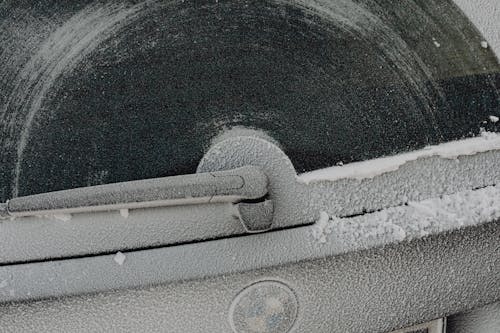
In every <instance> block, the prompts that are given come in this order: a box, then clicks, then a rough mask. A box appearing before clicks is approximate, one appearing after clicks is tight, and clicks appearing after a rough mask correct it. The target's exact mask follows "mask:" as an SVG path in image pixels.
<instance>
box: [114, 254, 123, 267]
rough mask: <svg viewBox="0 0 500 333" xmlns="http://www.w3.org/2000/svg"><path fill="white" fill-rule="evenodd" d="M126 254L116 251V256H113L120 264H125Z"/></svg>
mask: <svg viewBox="0 0 500 333" xmlns="http://www.w3.org/2000/svg"><path fill="white" fill-rule="evenodd" d="M125 258H126V256H125V255H124V254H123V253H121V252H120V251H118V252H116V254H115V256H114V257H113V260H114V261H115V262H116V263H117V264H118V265H120V266H121V265H123V263H124V262H125Z"/></svg>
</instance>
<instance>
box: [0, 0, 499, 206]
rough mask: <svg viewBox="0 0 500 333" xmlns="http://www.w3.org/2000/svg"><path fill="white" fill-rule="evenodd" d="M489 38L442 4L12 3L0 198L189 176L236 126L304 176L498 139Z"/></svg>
mask: <svg viewBox="0 0 500 333" xmlns="http://www.w3.org/2000/svg"><path fill="white" fill-rule="evenodd" d="M482 41H483V39H482V37H481V36H480V34H479V33H478V31H476V30H475V28H474V27H473V26H472V25H471V24H470V23H469V22H468V21H467V19H466V18H465V17H464V16H463V14H462V13H461V12H460V11H459V10H458V9H457V8H456V7H455V6H454V5H453V4H452V3H451V2H450V1H444V0H417V1H390V0H357V1H355V0H353V1H351V0H330V1H301V2H288V3H285V2H281V1H280V2H275V1H223V0H220V1H218V2H217V1H210V2H192V1H177V2H145V3H142V2H132V1H129V2H125V1H123V2H120V4H111V3H102V2H97V1H71V2H62V1H44V2H38V1H23V2H18V1H11V2H9V1H7V2H4V3H2V4H1V5H0V128H1V137H0V147H1V163H2V168H1V175H0V189H2V190H1V192H0V201H4V200H5V199H7V198H9V197H11V196H13V195H26V194H31V193H38V192H45V191H51V190H57V189H64V188H72V187H78V186H86V185H92V184H100V183H110V182H117V181H125V180H132V179H143V178H151V177H159V176H167V175H175V174H183V173H192V172H194V171H195V169H196V165H197V163H198V161H199V160H200V158H201V157H202V156H203V153H204V151H205V150H206V149H207V148H208V146H209V145H210V141H211V140H212V139H213V138H214V137H215V136H217V135H218V134H220V133H221V132H222V131H224V130H225V129H228V128H231V127H235V126H244V127H249V128H255V129H261V130H263V131H265V132H267V133H268V134H269V135H270V136H272V137H273V138H275V139H276V140H277V141H278V142H279V143H280V144H281V145H282V147H283V148H284V150H285V152H286V153H287V154H288V156H289V157H290V158H291V160H292V162H293V163H294V165H295V167H296V169H297V171H298V172H303V171H309V170H314V169H318V168H322V167H327V166H331V165H334V164H336V163H337V162H339V161H342V162H344V163H348V162H353V161H360V160H366V159H371V158H375V157H380V156H385V155H390V154H396V153H399V152H404V151H409V150H414V149H418V148H421V147H423V146H425V145H429V144H437V143H440V142H445V141H450V140H455V139H460V138H465V137H471V136H474V135H477V134H478V133H479V131H480V128H481V127H485V128H486V129H487V130H490V131H497V130H498V129H499V128H498V125H497V124H499V123H496V124H495V123H492V122H488V117H489V116H490V115H497V116H498V115H499V114H498V113H499V110H500V107H499V96H500V95H499V90H498V88H499V87H500V74H499V64H498V62H497V60H496V58H495V56H494V54H493V53H492V51H491V50H490V48H484V47H482V46H481V42H482ZM483 46H484V45H483ZM485 121H486V123H484V122H485Z"/></svg>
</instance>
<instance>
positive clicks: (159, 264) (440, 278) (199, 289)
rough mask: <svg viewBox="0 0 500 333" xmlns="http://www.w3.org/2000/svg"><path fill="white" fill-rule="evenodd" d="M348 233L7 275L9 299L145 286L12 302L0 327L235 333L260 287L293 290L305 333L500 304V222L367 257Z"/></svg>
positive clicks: (299, 235)
mask: <svg viewBox="0 0 500 333" xmlns="http://www.w3.org/2000/svg"><path fill="white" fill-rule="evenodd" d="M343 229H344V230H345V228H343ZM351 230H352V232H356V231H358V230H359V229H357V228H352V229H351ZM345 236H346V233H344V234H336V233H335V230H334V232H332V234H331V236H330V238H329V241H328V242H327V243H326V244H320V243H318V242H316V241H315V240H314V239H313V238H312V236H311V230H310V228H309V227H305V228H295V229H292V230H285V231H280V232H272V233H265V234H259V235H250V236H244V237H241V238H239V239H234V238H233V239H226V240H220V241H213V242H206V243H199V244H191V245H183V246H176V247H171V248H162V249H157V250H150V251H139V252H127V253H125V255H126V260H125V261H124V263H123V265H119V264H117V263H116V262H115V261H114V260H113V258H114V255H109V256H102V257H94V258H82V259H74V260H72V261H59V262H52V263H43V264H38V266H34V265H33V266H30V265H16V266H11V267H9V266H6V267H0V282H2V281H4V282H3V284H2V285H3V286H4V287H3V288H2V289H0V290H1V291H2V298H3V299H6V298H7V299H8V298H10V299H15V298H26V297H30V295H28V294H27V293H32V294H31V297H36V296H40V294H39V293H40V291H43V290H45V291H48V290H50V289H52V291H54V289H53V288H55V290H57V293H58V294H61V295H62V294H71V293H73V292H77V291H76V289H75V287H82V286H91V288H92V290H91V291H92V292H96V291H99V289H100V288H99V287H104V288H106V289H107V288H112V289H113V290H114V289H115V288H122V287H134V286H137V287H139V286H140V287H141V289H139V290H137V289H131V290H121V291H114V292H106V293H102V294H101V293H99V294H96V295H81V296H77V297H70V298H63V299H58V300H43V301H39V302H21V303H14V304H3V305H1V306H0V324H1V327H2V329H3V331H5V332H19V331H26V332H32V331H38V332H39V331H74V332H80V331H81V332H102V331H113V330H120V331H124V332H137V331H141V332H143V331H148V332H165V331H167V332H191V333H197V332H203V333H206V332H231V329H230V321H229V317H228V309H229V307H230V304H231V303H232V301H233V299H234V298H235V297H236V295H238V293H239V292H240V291H241V290H243V289H244V288H245V287H247V286H249V285H251V284H253V283H255V282H257V281H261V280H277V281H281V282H283V283H285V284H287V285H288V286H289V287H290V288H292V289H293V290H294V292H295V293H296V295H297V298H298V302H299V314H298V319H297V321H296V323H295V326H294V328H295V330H296V332H317V333H331V332H346V333H347V332H349V333H351V332H352V333H359V332H366V333H368V332H373V333H375V332H377V333H378V332H388V331H392V330H395V329H398V328H403V327H408V326H411V325H414V324H417V323H421V322H424V321H429V320H432V319H434V318H436V317H442V316H445V315H448V314H450V313H456V312H460V311H465V310H467V309H470V308H473V307H477V306H480V305H483V304H486V303H490V302H494V301H496V300H498V299H500V276H499V275H498V274H497V273H498V271H499V270H500V255H499V247H498V239H499V238H500V228H499V224H498V222H493V223H487V224H484V225H482V226H478V227H476V228H465V229H462V230H458V231H455V232H452V233H449V234H441V235H437V236H431V237H427V238H425V239H420V240H415V241H413V242H402V243H397V244H393V245H389V246H385V247H382V248H373V249H371V250H368V251H355V252H344V251H348V250H349V247H351V249H353V248H357V247H358V245H357V244H355V243H351V242H350V241H349V240H350V239H354V237H347V242H348V244H346V243H344V244H342V239H343V237H345ZM394 236H397V235H394ZM368 243H372V244H373V243H376V242H375V240H374V239H372V240H371V241H370V239H369V238H368V239H367V240H366V242H364V245H365V246H366V245H368ZM333 254H335V255H333ZM315 256H317V260H309V261H307V262H304V261H300V260H302V259H305V258H307V259H311V257H315ZM280 258H281V259H282V258H288V259H289V264H284V263H283V261H282V260H280ZM274 265H278V266H276V267H272V266H274ZM266 267H267V268H266ZM237 272H239V273H237ZM212 274H215V276H213V277H212V278H207V277H208V276H210V275H212ZM195 277H198V278H200V279H195V280H193V281H191V279H192V278H195ZM179 279H180V280H182V281H179ZM34 280H36V281H37V286H34V285H33V283H32V281H34ZM139 280H141V281H139ZM132 281H135V283H137V284H135V283H133V282H132ZM167 281H177V282H172V283H167ZM381 281H383V283H381ZM21 286H22V288H21ZM24 287H26V288H31V289H24ZM22 290H24V292H23V294H21V292H22ZM87 291H89V290H87ZM33 293H35V294H33ZM146 318H147V320H146ZM353 318H356V320H353Z"/></svg>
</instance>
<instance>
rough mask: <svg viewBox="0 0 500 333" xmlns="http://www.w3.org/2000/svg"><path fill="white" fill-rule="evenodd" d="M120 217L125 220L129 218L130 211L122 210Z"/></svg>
mask: <svg viewBox="0 0 500 333" xmlns="http://www.w3.org/2000/svg"><path fill="white" fill-rule="evenodd" d="M120 215H121V216H122V217H124V218H127V217H128V215H129V211H128V209H127V208H124V209H120Z"/></svg>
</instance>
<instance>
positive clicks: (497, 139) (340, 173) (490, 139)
mask: <svg viewBox="0 0 500 333" xmlns="http://www.w3.org/2000/svg"><path fill="white" fill-rule="evenodd" d="M490 150H500V134H499V133H493V132H486V131H482V132H481V135H480V136H477V137H475V138H470V139H463V140H457V141H451V142H447V143H442V144H439V145H435V146H428V147H425V148H423V149H420V150H416V151H412V152H409V153H402V154H398V155H394V156H387V157H380V158H376V159H372V160H367V161H361V162H354V163H349V164H344V165H336V166H332V167H328V168H324V169H319V170H314V171H311V172H306V173H303V174H300V175H298V176H297V178H298V180H299V181H301V182H304V183H310V182H316V181H322V180H328V181H336V180H340V179H346V178H351V179H358V180H362V179H367V178H368V179H369V178H374V177H376V176H380V175H382V174H384V173H387V172H392V171H396V170H398V169H399V168H400V167H401V166H403V165H404V164H406V163H408V162H411V161H415V160H417V159H420V158H426V157H432V156H438V157H442V158H446V159H456V158H458V157H460V156H470V155H475V154H478V153H483V152H486V151H490Z"/></svg>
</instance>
